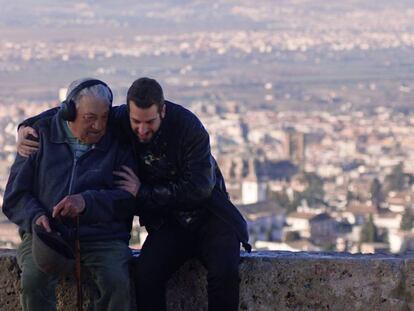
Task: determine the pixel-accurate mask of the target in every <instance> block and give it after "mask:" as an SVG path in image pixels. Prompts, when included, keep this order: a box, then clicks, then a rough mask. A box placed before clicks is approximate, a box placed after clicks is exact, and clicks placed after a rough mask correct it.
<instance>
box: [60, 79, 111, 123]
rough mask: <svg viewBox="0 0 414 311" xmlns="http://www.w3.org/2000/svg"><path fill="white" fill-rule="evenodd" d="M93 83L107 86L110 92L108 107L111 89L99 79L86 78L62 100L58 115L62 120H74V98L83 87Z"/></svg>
mask: <svg viewBox="0 0 414 311" xmlns="http://www.w3.org/2000/svg"><path fill="white" fill-rule="evenodd" d="M94 85H103V86H106V87H107V88H108V90H109V93H110V94H111V97H110V103H109V104H110V107H111V106H112V101H113V94H112V91H111V89H110V88H109V86H108V85H107V84H106V83H105V82H103V81H101V80H98V79H90V80H86V81H84V82H82V83H80V84H79V85H78V86H77V87H75V88H74V89H73V90H72V91H71V92H70V93H69V94H68V96H67V97H66V99H65V100H64V101H63V102H62V105H61V108H60V115H61V117H62V119H63V120H66V121H74V120H75V118H76V104H75V101H74V98H75V97H76V95H78V94H79V92H80V91H82V90H83V89H86V88H88V87H91V86H94Z"/></svg>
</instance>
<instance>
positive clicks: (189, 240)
mask: <svg viewBox="0 0 414 311" xmlns="http://www.w3.org/2000/svg"><path fill="white" fill-rule="evenodd" d="M113 112H114V114H113V117H114V118H113V119H114V122H115V124H116V126H117V127H118V128H119V129H121V131H122V132H123V133H124V134H125V135H124V136H123V138H124V139H126V140H127V141H129V142H130V143H131V145H132V147H133V150H134V154H135V159H136V162H137V164H138V172H139V177H137V176H136V175H135V174H134V173H133V172H123V173H120V175H121V177H123V178H124V186H125V187H130V188H134V185H138V193H137V196H136V200H137V202H136V208H137V210H136V212H137V214H138V215H139V216H140V221H141V224H142V225H144V226H145V227H146V228H147V231H148V233H149V234H148V237H147V239H146V241H145V243H144V245H143V247H142V250H141V253H140V256H139V264H138V269H137V270H138V271H137V274H136V298H137V305H138V310H140V311H143V310H165V309H166V301H165V285H166V282H167V281H168V279H169V278H170V276H171V275H172V274H173V273H174V272H175V271H176V270H177V269H178V268H179V267H180V266H181V265H182V264H183V263H184V262H185V261H186V260H188V259H189V258H191V257H196V258H198V259H200V261H201V262H202V263H203V265H204V266H205V267H206V268H207V271H208V276H207V281H208V305H209V310H226V311H231V310H237V309H238V304H239V274H238V265H239V260H240V242H241V243H243V245H244V246H245V247H246V248H248V249H250V246H249V245H248V244H247V242H248V234H247V228H246V222H245V220H244V219H243V217H242V216H241V214H240V213H239V212H238V210H237V209H236V208H235V206H234V205H233V204H232V203H231V202H230V201H229V198H228V195H227V192H226V187H225V184H224V180H223V177H222V175H221V173H220V170H219V168H218V166H217V163H216V161H215V160H214V158H213V156H212V155H211V152H210V143H209V135H208V133H207V131H206V130H205V128H204V127H203V125H202V124H201V122H200V121H199V119H198V118H197V117H196V116H195V115H194V114H193V113H191V112H190V111H188V110H187V109H185V108H183V107H182V106H179V105H176V104H174V103H171V102H169V101H165V100H164V95H163V91H162V88H161V86H160V85H159V84H158V82H157V81H155V80H153V79H149V78H140V79H138V80H136V81H135V82H134V83H133V84H132V85H131V87H130V88H129V90H128V94H127V105H123V106H119V107H116V109H114V110H113ZM25 130H26V131H27V132H29V131H31V129H30V128H27V129H25ZM20 136H24V133H23V131H21V133H20ZM35 147H36V146H30V143H28V142H24V143H23V144H20V147H19V150H20V149H23V150H21V152H22V153H25V152H30V150H31V148H35Z"/></svg>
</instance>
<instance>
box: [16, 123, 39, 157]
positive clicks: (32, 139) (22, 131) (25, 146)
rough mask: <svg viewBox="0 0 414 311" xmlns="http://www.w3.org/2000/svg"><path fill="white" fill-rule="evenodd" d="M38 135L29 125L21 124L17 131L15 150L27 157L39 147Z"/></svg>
mask: <svg viewBox="0 0 414 311" xmlns="http://www.w3.org/2000/svg"><path fill="white" fill-rule="evenodd" d="M38 137H39V136H38V135H37V132H36V130H34V129H33V128H31V127H30V126H21V127H20V128H19V130H18V131H17V152H18V153H19V154H20V155H21V156H22V157H25V158H27V157H29V156H30V155H31V154H32V153H33V152H36V151H37V150H38V149H39V142H38V141H36V138H38Z"/></svg>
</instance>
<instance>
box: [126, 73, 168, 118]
mask: <svg viewBox="0 0 414 311" xmlns="http://www.w3.org/2000/svg"><path fill="white" fill-rule="evenodd" d="M130 101H133V102H134V103H135V105H136V106H137V107H139V108H149V107H151V106H152V105H157V107H158V111H161V109H162V107H163V106H164V93H163V91H162V88H161V85H160V84H159V83H158V82H157V81H156V80H155V79H151V78H146V77H144V78H139V79H137V80H135V81H134V82H133V83H132V85H131V86H130V87H129V89H128V93H127V105H128V107H129V102H130Z"/></svg>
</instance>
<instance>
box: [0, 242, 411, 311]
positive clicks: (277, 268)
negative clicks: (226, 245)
mask: <svg viewBox="0 0 414 311" xmlns="http://www.w3.org/2000/svg"><path fill="white" fill-rule="evenodd" d="M15 254H16V253H15V251H14V250H6V249H0V301H1V303H0V310H13V311H14V310H19V309H20V306H19V286H20V283H19V282H20V281H19V275H20V272H19V268H18V266H17V263H16V258H15ZM132 269H134V263H132ZM240 276H241V287H240V310H252V311H262V310H263V311H265V310H279V311H283V310H341V311H342V310H352V311H354V310H361V311H362V310H364V311H365V310H384V311H389V310H393V311H398V310H401V311H403V310H404V311H406V310H414V256H411V255H407V256H390V255H360V254H357V255H351V254H346V253H306V252H299V253H291V252H254V253H252V254H242V260H241V264H240ZM84 287H85V299H84V301H85V309H84V310H89V309H90V298H91V297H93V296H94V293H95V290H94V287H93V285H91V282H90V280H89V278H86V280H85V286H84ZM57 295H58V310H76V308H75V301H76V288H75V283H74V281H73V279H65V280H62V281H61V282H60V284H59V287H58V290H57ZM167 300H168V310H171V311H172V310H174V311H176V310H177V311H178V310H188V311H194V310H207V299H206V272H205V269H204V268H203V267H202V266H201V265H200V264H199V263H198V262H197V261H190V262H188V263H187V264H186V265H184V266H183V267H182V268H181V269H180V271H178V272H177V273H176V274H175V275H174V277H173V278H172V280H171V281H170V282H169V284H168V293H167Z"/></svg>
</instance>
